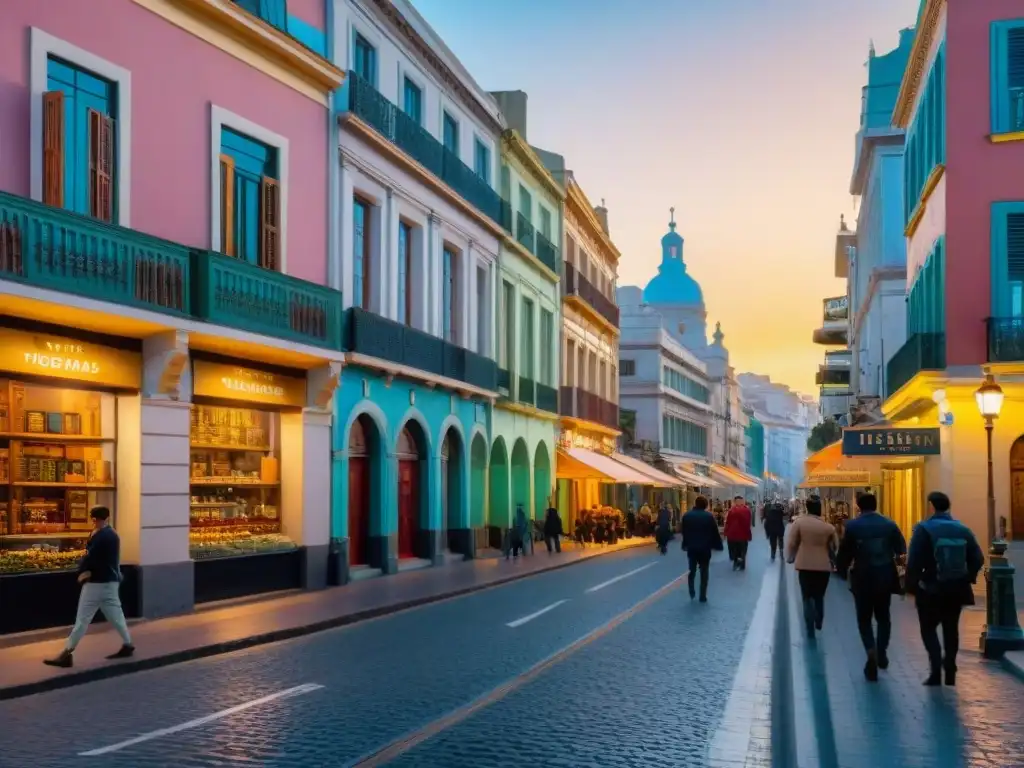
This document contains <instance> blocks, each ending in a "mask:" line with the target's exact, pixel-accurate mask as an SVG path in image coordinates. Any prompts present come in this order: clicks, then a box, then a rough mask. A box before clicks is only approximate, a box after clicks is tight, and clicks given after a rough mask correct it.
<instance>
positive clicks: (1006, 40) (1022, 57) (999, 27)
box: [990, 19, 1024, 134]
mask: <svg viewBox="0 0 1024 768" xmlns="http://www.w3.org/2000/svg"><path fill="white" fill-rule="evenodd" d="M991 56H992V63H991V68H992V78H991V84H992V85H991V87H992V94H991V97H990V98H991V105H992V106H991V109H992V118H991V119H992V128H991V130H992V133H994V134H998V133H1015V132H1017V131H1024V19H1017V20H1014V21H997V22H994V23H993V24H992V51H991Z"/></svg>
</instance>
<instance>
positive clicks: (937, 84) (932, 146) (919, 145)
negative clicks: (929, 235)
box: [903, 44, 946, 223]
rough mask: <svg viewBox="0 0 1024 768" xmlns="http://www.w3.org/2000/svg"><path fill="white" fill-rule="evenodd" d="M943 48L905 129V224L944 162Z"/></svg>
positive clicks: (944, 93)
mask: <svg viewBox="0 0 1024 768" xmlns="http://www.w3.org/2000/svg"><path fill="white" fill-rule="evenodd" d="M945 81H946V47H945V44H943V45H940V46H939V50H938V52H937V53H936V54H935V63H934V64H933V65H932V68H931V71H930V72H929V73H928V79H927V81H926V82H925V84H924V85H923V86H922V89H921V100H920V103H919V105H918V108H917V112H916V114H915V115H914V119H913V122H912V123H911V124H910V126H908V128H907V140H906V141H907V144H906V152H905V155H904V158H905V160H904V163H905V171H904V179H903V183H904V185H905V191H904V201H903V204H904V209H905V210H904V213H905V221H906V222H907V223H909V222H910V218H911V217H912V216H913V215H914V212H915V211H916V210H917V206H918V203H919V202H920V200H921V195H922V193H923V192H924V187H925V184H926V183H927V181H928V177H929V176H930V175H931V173H932V170H933V169H934V168H935V166H937V165H939V164H940V163H945V162H946V82H945Z"/></svg>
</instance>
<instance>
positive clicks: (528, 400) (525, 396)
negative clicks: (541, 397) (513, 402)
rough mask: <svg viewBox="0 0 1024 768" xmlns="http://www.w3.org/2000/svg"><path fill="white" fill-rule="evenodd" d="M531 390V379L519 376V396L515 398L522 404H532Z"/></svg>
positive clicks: (532, 388)
mask: <svg viewBox="0 0 1024 768" xmlns="http://www.w3.org/2000/svg"><path fill="white" fill-rule="evenodd" d="M533 390H534V384H533V379H528V378H527V377H525V376H520V377H519V396H518V397H517V398H516V399H517V400H518V401H519V402H520V403H523V404H524V405H533Z"/></svg>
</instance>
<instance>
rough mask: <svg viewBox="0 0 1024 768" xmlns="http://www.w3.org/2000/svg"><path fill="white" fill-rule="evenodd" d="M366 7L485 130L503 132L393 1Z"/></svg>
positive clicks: (376, 0)
mask: <svg viewBox="0 0 1024 768" xmlns="http://www.w3.org/2000/svg"><path fill="white" fill-rule="evenodd" d="M367 5H370V6H372V7H373V8H375V9H376V10H377V13H379V14H380V15H381V16H382V17H383V18H384V20H385V21H386V22H387V23H388V24H390V25H391V28H392V29H393V30H394V31H395V32H397V33H398V34H399V35H401V36H402V37H403V38H404V39H405V42H406V43H408V44H409V46H410V47H411V48H412V50H413V51H415V52H416V54H417V55H418V56H419V57H420V58H421V59H422V60H423V62H424V63H425V64H426V65H427V66H429V67H430V68H431V69H432V70H433V71H434V73H435V74H436V75H437V76H438V77H439V78H440V79H441V81H442V82H443V83H444V84H445V87H447V88H449V89H450V90H451V91H452V92H453V93H455V95H456V96H458V97H459V99H460V100H461V101H462V103H463V104H464V106H466V107H468V108H469V110H470V111H471V112H472V113H473V114H474V115H475V116H476V117H477V119H478V120H480V121H481V122H482V123H483V125H484V126H485V127H486V128H489V129H490V130H492V131H494V133H495V134H500V133H501V132H502V130H503V128H504V126H503V125H502V124H501V123H500V122H499V121H498V119H497V118H495V116H494V115H492V114H491V113H490V112H488V111H487V110H486V109H484V108H483V105H482V104H480V99H479V98H477V96H476V94H474V93H473V92H472V91H471V90H470V89H469V88H467V87H466V85H465V84H464V83H463V82H462V79H461V78H460V77H459V76H458V75H456V74H455V73H454V72H452V70H451V67H449V66H448V65H447V64H445V63H444V61H442V60H441V57H440V56H438V55H437V54H436V53H435V52H434V49H433V48H431V47H430V44H429V43H428V42H427V41H426V40H424V39H423V38H422V37H421V36H420V34H419V33H418V32H417V31H416V30H415V29H413V26H412V25H411V24H410V23H409V21H408V20H407V19H406V18H405V16H403V15H402V12H401V11H399V10H398V8H397V7H396V6H395V4H394V2H393V1H392V0H368V2H367Z"/></svg>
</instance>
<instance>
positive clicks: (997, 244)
mask: <svg viewBox="0 0 1024 768" xmlns="http://www.w3.org/2000/svg"><path fill="white" fill-rule="evenodd" d="M1015 213H1016V214H1024V200H1020V201H1015V202H998V203H992V213H991V219H992V220H991V226H992V244H991V249H992V253H991V257H990V259H989V262H990V264H991V272H990V276H989V290H990V297H991V298H990V302H991V303H990V308H989V315H991V316H992V317H1005V318H1009V317H1014V315H1013V313H1012V312H1011V311H1010V309H1011V308H1012V305H1013V299H1012V294H1011V291H1010V268H1009V255H1010V254H1009V244H1008V243H1007V237H1006V234H1007V233H1006V226H1007V221H1008V219H1009V216H1010V215H1011V214H1015Z"/></svg>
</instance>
